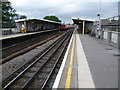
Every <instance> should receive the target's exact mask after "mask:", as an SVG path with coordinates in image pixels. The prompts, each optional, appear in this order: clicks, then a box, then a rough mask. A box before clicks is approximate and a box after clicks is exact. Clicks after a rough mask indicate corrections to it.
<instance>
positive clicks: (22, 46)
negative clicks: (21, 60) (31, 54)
mask: <svg viewBox="0 0 120 90" xmlns="http://www.w3.org/2000/svg"><path fill="white" fill-rule="evenodd" d="M63 33H64V32H61V33H59V34H57V35H55V36H52V37H50V36H49V37H50V38H48V37H46V38H48V39H46V40H44V39H42V40H38V38H33V39H32V40H27V41H24V42H20V43H17V44H14V45H12V46H9V47H6V48H3V49H1V50H2V57H3V59H2V62H1V63H2V64H4V63H6V62H7V61H9V60H11V59H12V58H14V57H16V56H18V55H21V54H24V53H26V52H28V51H30V50H31V49H33V48H35V47H36V46H38V45H42V44H44V43H45V42H47V41H49V40H51V39H54V38H56V37H58V36H60V35H61V34H63ZM35 43H37V44H35ZM30 45H32V46H30ZM26 47H27V48H26ZM4 57H5V58H4Z"/></svg>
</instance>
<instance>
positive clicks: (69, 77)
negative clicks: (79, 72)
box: [65, 36, 75, 89]
mask: <svg viewBox="0 0 120 90" xmlns="http://www.w3.org/2000/svg"><path fill="white" fill-rule="evenodd" d="M74 46H75V36H74V37H73V41H72V49H71V54H70V63H69V68H68V73H67V79H66V83H65V89H68V88H70V82H71V75H72V64H73V56H74Z"/></svg>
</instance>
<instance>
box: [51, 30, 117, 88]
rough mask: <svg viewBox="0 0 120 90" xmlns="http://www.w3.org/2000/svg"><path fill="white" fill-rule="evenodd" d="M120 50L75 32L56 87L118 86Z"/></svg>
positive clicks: (56, 81)
mask: <svg viewBox="0 0 120 90" xmlns="http://www.w3.org/2000/svg"><path fill="white" fill-rule="evenodd" d="M117 53H118V50H117V48H116V47H114V46H111V45H110V44H108V43H107V42H106V41H104V40H101V39H97V38H95V37H91V36H89V35H82V34H79V33H78V32H77V29H75V32H74V34H73V36H72V38H71V41H70V43H69V46H68V50H67V52H66V55H65V58H64V60H63V63H62V64H63V65H62V66H61V68H60V70H59V72H58V75H57V77H56V80H55V83H54V85H53V88H118V56H116V54H117Z"/></svg>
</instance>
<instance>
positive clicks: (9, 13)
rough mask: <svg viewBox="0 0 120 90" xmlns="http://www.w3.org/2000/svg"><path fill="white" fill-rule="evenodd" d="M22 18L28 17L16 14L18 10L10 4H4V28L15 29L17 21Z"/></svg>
mask: <svg viewBox="0 0 120 90" xmlns="http://www.w3.org/2000/svg"><path fill="white" fill-rule="evenodd" d="M20 18H26V16H24V15H22V16H20V15H19V14H17V13H16V10H15V9H13V8H12V6H11V3H10V2H2V27H3V28H11V27H15V20H16V19H20Z"/></svg>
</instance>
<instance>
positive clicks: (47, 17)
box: [43, 15, 61, 22]
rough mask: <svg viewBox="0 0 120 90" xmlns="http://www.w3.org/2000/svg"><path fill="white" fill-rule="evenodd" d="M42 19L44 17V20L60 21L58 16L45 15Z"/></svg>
mask: <svg viewBox="0 0 120 90" xmlns="http://www.w3.org/2000/svg"><path fill="white" fill-rule="evenodd" d="M43 19H46V20H51V21H55V22H61V20H59V18H58V17H56V16H52V15H51V16H45V17H44V18H43Z"/></svg>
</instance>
